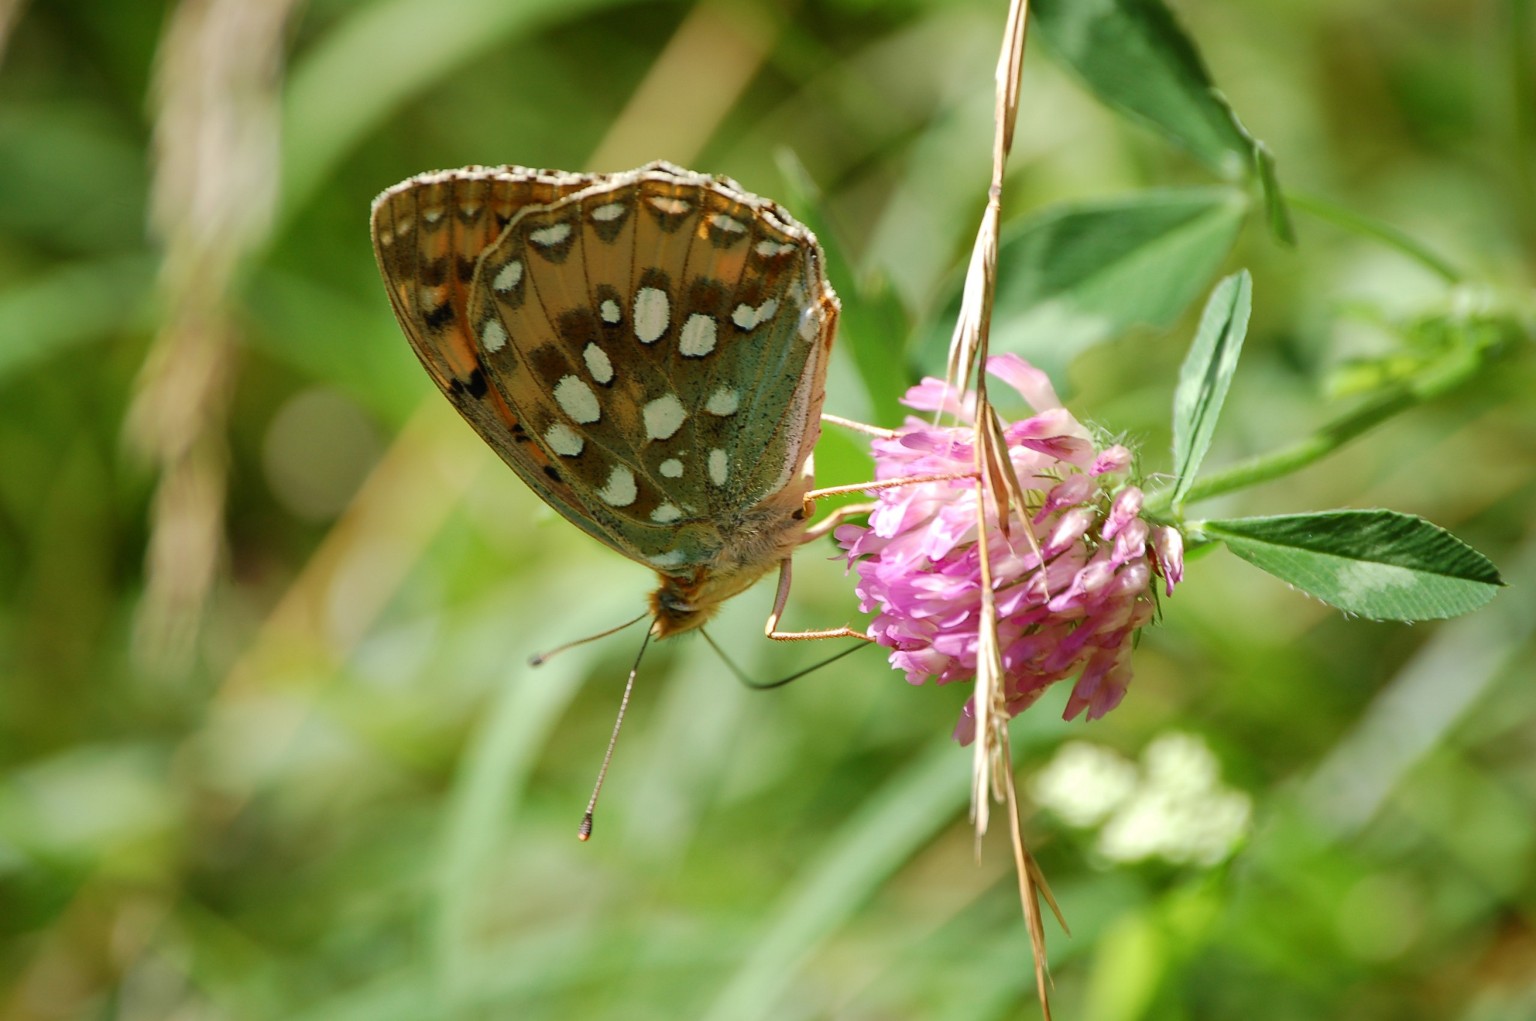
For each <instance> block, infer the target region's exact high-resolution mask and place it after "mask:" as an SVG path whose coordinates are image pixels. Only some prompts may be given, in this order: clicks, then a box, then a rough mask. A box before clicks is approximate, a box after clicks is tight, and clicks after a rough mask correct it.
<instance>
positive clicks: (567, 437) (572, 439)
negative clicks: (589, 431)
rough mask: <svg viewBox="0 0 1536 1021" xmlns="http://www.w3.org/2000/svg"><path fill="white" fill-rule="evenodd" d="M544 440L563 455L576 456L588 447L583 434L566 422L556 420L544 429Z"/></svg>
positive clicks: (550, 447)
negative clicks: (582, 436)
mask: <svg viewBox="0 0 1536 1021" xmlns="http://www.w3.org/2000/svg"><path fill="white" fill-rule="evenodd" d="M544 442H545V443H548V444H549V449H550V450H553V451H554V452H555V453H557V454H559V455H560V456H561V457H575V456H577V455H578V454H580V453H581V452H582V450H583V449H585V448H586V445H587V441H586V440H584V439H582V438H581V434H580V433H578V432H577V431H576V430H575V429H572V428H571V427H570V426H568V425H566V424H565V423H564V422H556V423H555V424H554V425H552V426H550V427H549V428H548V429H546V430H544Z"/></svg>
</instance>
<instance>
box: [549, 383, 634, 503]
mask: <svg viewBox="0 0 1536 1021" xmlns="http://www.w3.org/2000/svg"><path fill="white" fill-rule="evenodd" d="M555 403H556V404H558V405H560V410H561V411H563V412H565V413H566V414H567V415H569V416H571V421H573V422H579V423H581V424H582V425H591V424H592V423H593V422H596V421H597V420H598V419H600V418H602V417H603V412H602V409H601V408H599V407H598V405H597V394H595V393H593V392H592V388H591V387H590V386H588V385H587V384H585V383H583V382H582V381H581V380H579V379H577V378H576V377H575V376H561V377H560V382H558V383H556V384H555ZM619 506H622V504H620V505H619Z"/></svg>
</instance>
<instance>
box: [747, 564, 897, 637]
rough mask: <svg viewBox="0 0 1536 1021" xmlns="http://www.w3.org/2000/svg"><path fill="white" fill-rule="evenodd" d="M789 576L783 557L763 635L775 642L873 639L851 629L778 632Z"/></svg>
mask: <svg viewBox="0 0 1536 1021" xmlns="http://www.w3.org/2000/svg"><path fill="white" fill-rule="evenodd" d="M789 575H790V560H789V558H788V557H785V558H784V559H783V560H782V561H780V562H779V590H778V591H777V592H776V593H774V596H773V609H772V610H771V611H770V612H769V614H768V623H767V625H766V626H765V627H764V628H763V633H764V634H765V635H767V636H768V637H769V638H772V639H773V640H774V641H776V642H808V641H811V640H812V639H816V638H859V639H862V640H864V641H866V642H873V641H874V639H873V638H871V637H869V636H868V635H866V634H865V633H864V632H862V631H855V630H854V629H853V628H851V627H836V628H827V629H826V630H824V631H780V630H779V618H780V617H781V616H783V614H784V606H785V604H786V603H788V602H789Z"/></svg>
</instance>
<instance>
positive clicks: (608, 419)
mask: <svg viewBox="0 0 1536 1021" xmlns="http://www.w3.org/2000/svg"><path fill="white" fill-rule="evenodd" d="M374 238H375V245H376V247H377V249H378V253H379V262H380V266H381V268H382V270H383V272H384V276H385V280H386V283H387V284H388V286H389V290H390V296H391V300H392V302H393V303H394V306H395V310H396V313H397V314H398V315H399V317H400V319H401V322H402V324H403V325H404V326H405V328H406V332H407V334H408V335H409V336H410V339H411V342H412V345H413V346H414V347H415V348H416V351H417V353H418V354H419V355H420V357H421V360H422V362H423V363H424V364H425V365H426V367H427V369H428V371H429V372H431V374H432V375H433V377H434V378H435V379H436V380H437V381H438V384H439V386H441V387H442V389H443V390H444V392H445V393H447V394H448V396H449V397H450V399H452V400H453V401H454V403H455V405H456V406H457V407H458V408H459V410H460V411H461V412H462V413H463V414H464V416H465V417H466V418H467V419H468V420H469V421H470V422H471V424H472V425H474V427H475V428H476V430H477V431H479V432H480V434H481V435H482V437H484V438H485V439H486V440H487V441H488V442H489V443H490V444H491V445H492V446H493V447H494V448H495V449H496V450H497V451H498V452H499V453H500V454H501V456H502V457H503V459H505V460H506V461H507V462H508V464H510V465H511V466H512V467H513V468H514V469H515V470H516V471H517V473H518V474H519V475H520V476H521V477H522V478H523V480H524V481H525V482H527V483H528V484H529V486H531V487H532V488H533V489H534V490H535V491H536V492H538V493H539V495H540V496H542V497H543V498H544V499H545V500H546V501H548V502H549V503H550V504H551V505H552V506H553V507H555V509H557V510H558V511H560V512H561V513H562V514H563V515H565V516H566V517H567V518H569V519H571V520H572V521H573V522H575V523H576V524H577V525H579V526H580V527H582V528H583V529H585V530H586V531H587V532H589V533H590V534H592V535H594V536H596V537H598V538H600V539H602V540H603V541H604V542H606V543H607V544H608V545H610V546H612V547H613V548H615V549H617V550H618V551H619V552H621V553H624V554H625V555H626V556H629V557H631V558H633V559H635V560H639V561H641V562H643V563H647V564H649V565H651V566H653V567H655V568H657V569H658V570H661V571H662V572H663V573H665V574H673V575H683V574H685V573H687V572H689V571H691V570H694V569H713V570H719V571H726V572H741V571H742V569H743V567H744V566H745V567H748V568H752V569H754V570H755V574H754V575H753V576H754V577H755V575H756V574H760V573H762V571H763V570H765V569H767V567H769V566H771V565H772V562H773V561H769V562H764V563H762V564H757V563H755V562H754V561H755V560H757V559H766V558H767V557H768V556H769V547H773V548H774V552H773V556H774V557H777V556H778V555H779V553H778V552H777V546H775V544H774V542H768V541H765V540H764V539H762V538H761V537H760V536H757V535H755V534H754V535H747V536H743V535H742V534H741V533H743V532H753V531H754V530H756V531H762V530H763V529H764V528H768V529H774V528H779V529H784V528H788V527H790V525H788V524H787V522H788V521H789V513H790V512H789V511H788V510H784V508H788V507H792V506H797V505H798V500H799V496H800V494H801V492H803V490H804V488H805V485H806V484H807V482H808V480H806V479H802V478H801V474H802V472H801V469H802V468H803V466H804V464H805V461H806V459H807V457H808V456H809V453H810V449H811V446H812V445H813V444H814V441H815V438H816V432H817V429H816V424H817V421H818V417H819V413H820V403H821V395H822V387H823V381H824V376H825V370H826V354H827V349H828V347H829V345H830V343H831V339H832V330H833V326H834V323H835V319H836V312H837V305H836V298H835V297H834V296H833V295H832V292H831V289H830V287H828V285H827V284H826V281H825V279H824V277H823V273H822V268H821V262H820V250H819V248H818V247H817V245H816V242H815V239H814V237H813V236H811V235H810V233H809V232H808V231H806V230H805V229H804V228H802V227H800V226H799V225H798V224H796V223H795V222H794V221H793V220H792V219H791V218H790V217H788V215H787V214H785V213H783V211H782V210H780V209H779V208H778V207H777V206H775V205H773V204H772V203H771V202H767V201H765V200H763V199H759V198H757V197H755V196H752V195H750V194H748V193H746V192H743V191H742V190H741V189H740V188H739V187H738V186H736V185H735V184H734V183H733V182H730V181H727V180H724V179H717V178H710V177H706V176H703V175H699V174H694V173H691V172H689V171H686V170H681V169H679V168H676V167H672V166H670V165H667V164H652V165H649V166H647V167H642V168H640V169H639V170H636V171H631V172H628V173H624V174H615V175H608V176H603V175H593V176H587V175H574V174H565V175H561V174H547V173H544V172H535V171H527V170H522V169H520V168H502V169H500V170H482V169H480V168H466V169H465V170H463V171H451V172H447V173H443V174H434V175H423V176H422V177H419V178H414V179H412V180H411V181H407V182H405V183H404V184H402V185H399V186H397V187H396V188H394V189H391V190H390V191H388V192H386V193H385V194H384V195H383V196H381V197H380V198H379V200H378V201H377V202H376V203H375V212H374ZM770 505H771V506H772V507H773V508H775V512H774V514H772V515H769V514H767V513H766V512H765V510H764V508H765V507H768V506H770ZM770 519H771V522H770ZM793 527H795V528H799V527H801V526H799V525H795V526H793ZM770 538H771V537H770ZM791 538H793V537H791ZM743 544H744V545H743ZM778 545H783V542H782V541H780V542H778Z"/></svg>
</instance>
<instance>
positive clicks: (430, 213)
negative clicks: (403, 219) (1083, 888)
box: [421, 207, 443, 223]
mask: <svg viewBox="0 0 1536 1021" xmlns="http://www.w3.org/2000/svg"><path fill="white" fill-rule="evenodd" d="M421 218H422V219H423V220H426V221H427V222H428V223H436V222H437V221H438V220H441V219H442V218H443V210H442V208H441V207H438V208H437V209H426V210H423V211H422V214H421Z"/></svg>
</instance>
